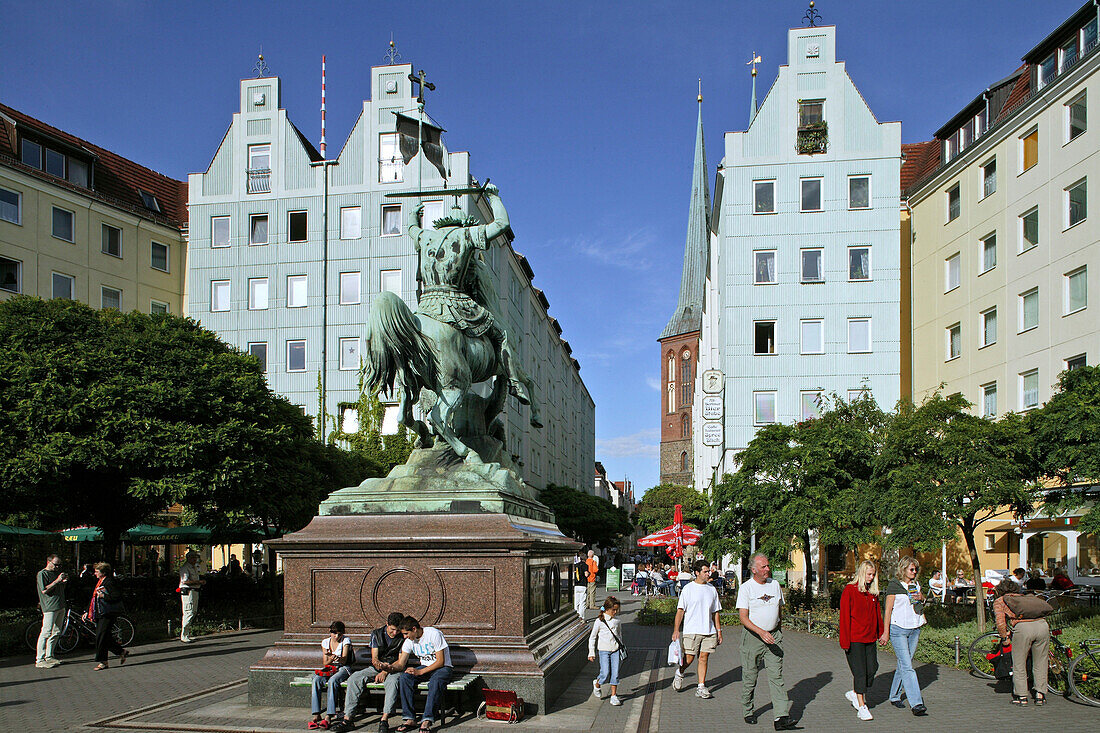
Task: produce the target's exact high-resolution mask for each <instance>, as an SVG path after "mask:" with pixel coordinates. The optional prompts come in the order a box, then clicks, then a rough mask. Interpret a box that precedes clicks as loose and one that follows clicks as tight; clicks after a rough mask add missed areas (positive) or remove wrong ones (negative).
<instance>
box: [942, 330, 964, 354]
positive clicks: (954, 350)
mask: <svg viewBox="0 0 1100 733" xmlns="http://www.w3.org/2000/svg"><path fill="white" fill-rule="evenodd" d="M961 354H962V325H961V324H958V323H956V324H954V325H951V326H948V327H947V359H945V361H951V360H952V359H957V358H958V357H959V355H961Z"/></svg>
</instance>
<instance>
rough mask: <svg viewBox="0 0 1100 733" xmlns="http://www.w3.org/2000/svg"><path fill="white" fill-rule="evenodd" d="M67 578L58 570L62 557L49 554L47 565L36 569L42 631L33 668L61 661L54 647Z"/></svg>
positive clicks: (59, 628) (65, 574) (57, 663)
mask: <svg viewBox="0 0 1100 733" xmlns="http://www.w3.org/2000/svg"><path fill="white" fill-rule="evenodd" d="M68 581H69V574H68V573H63V572H61V558H60V557H58V556H57V555H55V554H51V555H50V556H49V557H47V558H46V567H44V568H43V569H41V570H39V571H38V576H37V577H36V578H35V586H36V587H37V588H38V605H39V606H40V607H41V608H42V631H41V632H40V633H39V634H38V648H37V651H36V654H35V659H34V666H35V667H41V668H43V669H49V668H51V667H56V666H57V665H59V664H61V662H60V661H59V660H58V659H56V658H55V657H54V647H56V646H57V637H58V636H60V635H61V622H62V621H64V620H65V584H66V583H68Z"/></svg>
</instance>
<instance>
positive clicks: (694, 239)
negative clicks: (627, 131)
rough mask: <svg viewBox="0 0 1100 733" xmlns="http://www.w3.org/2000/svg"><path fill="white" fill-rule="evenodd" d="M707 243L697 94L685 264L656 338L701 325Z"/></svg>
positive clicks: (707, 205) (704, 173) (703, 154)
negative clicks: (675, 295)
mask: <svg viewBox="0 0 1100 733" xmlns="http://www.w3.org/2000/svg"><path fill="white" fill-rule="evenodd" d="M709 243H710V187H709V186H708V185H707V151H706V148H705V146H704V145H703V98H702V97H701V96H700V97H699V121H698V124H697V125H696V132H695V161H694V164H693V167H692V171H691V204H690V206H689V208H688V228H687V239H686V241H685V242H684V267H683V271H682V273H681V275H680V298H679V300H678V302H677V303H676V310H675V311H674V312H673V314H672V318H670V319H669V321H668V325H666V326H665V330H664V331H662V332H661V335H660V336H659V337H658V339H657V340H658V341H661V340H664V339H666V338H671V337H673V336H679V335H681V334H685V333H691V332H692V331H699V330H702V328H703V285H704V281H705V279H706V276H707V272H706V267H707V254H708V248H709Z"/></svg>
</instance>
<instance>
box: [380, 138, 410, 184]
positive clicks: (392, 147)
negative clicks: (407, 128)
mask: <svg viewBox="0 0 1100 733" xmlns="http://www.w3.org/2000/svg"><path fill="white" fill-rule="evenodd" d="M414 142H415V141H414ZM403 180H405V163H404V161H403V160H402V159H401V151H400V150H399V149H398V144H397V133H396V132H387V133H383V134H381V135H379V136H378V182H379V183H398V182H400V181H403Z"/></svg>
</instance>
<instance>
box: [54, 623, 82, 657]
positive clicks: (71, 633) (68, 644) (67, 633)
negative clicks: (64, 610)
mask: <svg viewBox="0 0 1100 733" xmlns="http://www.w3.org/2000/svg"><path fill="white" fill-rule="evenodd" d="M79 644H80V630H79V629H77V628H76V624H74V623H70V624H68V625H66V626H65V628H64V630H62V632H61V636H59V637H57V651H59V652H61V653H62V654H68V653H69V652H71V651H72V650H73V649H76V647H77V646H78V645H79Z"/></svg>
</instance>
